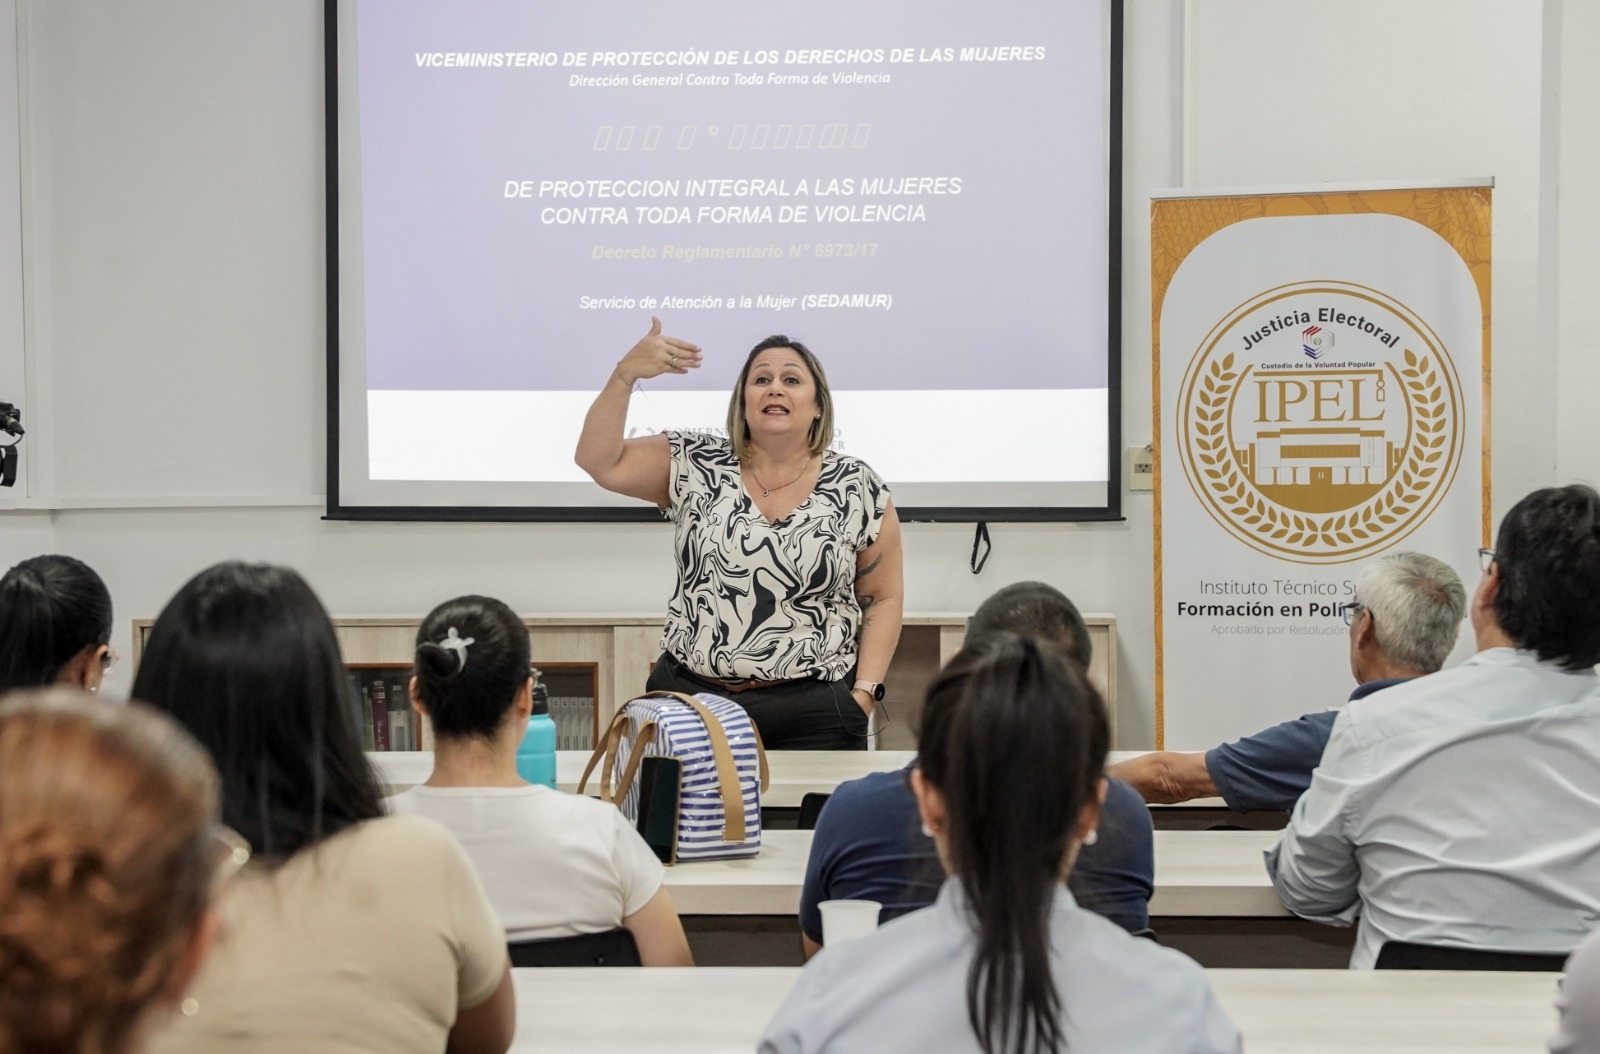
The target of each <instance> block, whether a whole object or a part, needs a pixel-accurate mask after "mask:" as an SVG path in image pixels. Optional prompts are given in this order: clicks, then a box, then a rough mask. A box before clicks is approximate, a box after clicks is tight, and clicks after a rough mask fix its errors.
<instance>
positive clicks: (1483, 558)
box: [1478, 549, 1494, 574]
mask: <svg viewBox="0 0 1600 1054" xmlns="http://www.w3.org/2000/svg"><path fill="white" fill-rule="evenodd" d="M1492 563H1494V550H1493V549H1479V550H1478V566H1479V567H1481V568H1483V573H1484V574H1488V573H1489V565H1490V564H1492Z"/></svg>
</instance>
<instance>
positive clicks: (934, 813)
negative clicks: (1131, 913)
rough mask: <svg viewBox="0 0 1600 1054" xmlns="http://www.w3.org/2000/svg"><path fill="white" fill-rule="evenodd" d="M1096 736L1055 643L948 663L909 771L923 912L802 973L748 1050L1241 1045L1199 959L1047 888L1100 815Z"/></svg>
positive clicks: (1115, 1052) (1011, 644) (968, 654)
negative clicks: (932, 873) (920, 850)
mask: <svg viewBox="0 0 1600 1054" xmlns="http://www.w3.org/2000/svg"><path fill="white" fill-rule="evenodd" d="M1108 740H1109V730H1108V728H1107V722H1106V712H1105V707H1104V704H1102V703H1101V701H1100V697H1099V695H1098V693H1096V692H1095V690H1094V688H1093V687H1092V686H1091V685H1090V684H1089V681H1088V678H1087V677H1086V676H1085V674H1084V671H1083V669H1082V668H1081V667H1080V666H1079V665H1078V664H1077V663H1075V662H1074V661H1073V660H1072V659H1071V658H1069V657H1068V656H1067V655H1066V654H1065V653H1064V652H1063V651H1062V650H1061V649H1059V648H1058V647H1055V646H1052V645H1049V644H1046V643H1043V642H1040V641H1037V640H1034V639H1030V638H1026V637H1013V636H1009V635H1007V636H999V637H993V638H990V639H989V640H987V641H983V642H978V643H975V644H974V645H972V646H971V647H969V648H967V649H966V650H964V651H962V652H961V653H960V654H958V655H957V656H956V657H955V658H953V659H952V660H951V661H950V663H949V664H948V665H947V666H946V667H945V668H944V670H943V671H942V672H941V673H940V674H939V677H938V679H937V680H936V681H935V682H934V684H933V687H932V688H931V689H930V690H929V693H928V699H927V703H926V704H925V706H924V708H923V716H922V732H921V738H920V741H919V748H920V756H919V761H918V764H919V768H918V769H917V770H916V771H914V772H913V773H912V774H911V782H912V789H913V790H914V791H915V793H916V795H917V805H918V808H919V810H920V812H921V815H922V822H923V823H924V824H926V825H927V827H928V829H929V830H930V831H931V832H932V834H933V838H934V841H935V843H936V844H937V845H938V848H939V858H940V860H941V861H942V862H943V863H944V866H945V868H946V870H947V871H948V872H949V875H950V877H949V878H948V879H947V880H946V882H945V884H944V886H943V888H942V889H941V890H940V891H939V898H938V900H937V901H936V902H935V904H934V905H933V906H932V907H930V908H927V909H926V910H923V911H918V912H914V913H912V914H910V915H906V916H904V917H902V918H899V919H896V920H894V921H893V922H890V923H888V924H886V925H885V926H883V927H882V928H881V929H879V930H878V931H877V932H876V933H874V934H871V935H869V936H867V937H863V938H861V939H859V940H855V941H850V942H848V943H845V944H842V945H839V946H837V947H829V948H826V949H824V950H823V951H822V952H821V953H820V954H819V955H818V956H817V957H816V958H815V959H813V960H812V961H811V963H810V965H809V966H807V967H806V969H805V971H804V972H803V973H802V974H801V975H800V979H799V982H798V983H797V984H796V986H795V988H794V990H793V991H792V992H791V993H790V995H789V998H788V999H787V1000H786V1001H785V1002H784V1004H783V1006H782V1008H780V1009H779V1011H778V1014H777V1016H776V1017H775V1018H774V1019H773V1021H772V1023H771V1024H770V1025H768V1027H767V1032H766V1035H765V1037H763V1039H762V1042H761V1050H762V1051H764V1052H768V1054H780V1052H782V1054H787V1052H802V1051H824V1050H872V1051H930V1050H938V1051H979V1050H981V1051H984V1052H985V1054H1001V1052H1007V1054H1009V1052H1016V1054H1023V1052H1032V1051H1056V1050H1070V1051H1073V1052H1075V1054H1126V1052H1128V1051H1134V1050H1137V1051H1141V1052H1166V1051H1171V1052H1174V1054H1176V1052H1182V1054H1203V1052H1210V1051H1237V1050H1239V1049H1241V1048H1240V1040H1239V1033H1238V1031H1237V1030H1236V1029H1235V1028H1234V1026H1233V1024H1232V1022H1230V1021H1229V1020H1228V1018H1227V1015H1226V1014H1224V1013H1223V1011H1222V1008H1221V1006H1220V1005H1219V1004H1218V1003H1217V1000H1216V998H1215V996H1214V995H1213V994H1212V992H1211V989H1210V986H1209V984H1208V983H1207V981H1206V977H1205V973H1204V971H1202V970H1201V969H1200V967H1199V966H1198V965H1197V964H1196V963H1194V962H1193V961H1192V960H1190V959H1188V958H1185V957H1184V956H1183V955H1182V954H1180V953H1178V952H1176V951H1173V950H1171V949H1169V948H1163V947H1161V946H1160V945H1158V944H1156V943H1154V942H1152V941H1147V940H1142V939H1140V938H1137V937H1134V936H1131V935H1130V934H1128V933H1127V932H1126V931H1125V930H1123V929H1122V928H1121V927H1119V926H1117V925H1115V924H1113V923H1111V922H1109V921H1107V920H1106V919H1104V918H1101V917H1100V916H1099V915H1096V914H1094V913H1092V912H1089V911H1085V910H1083V909H1082V908H1080V907H1079V906H1078V905H1077V903H1076V902H1075V901H1074V899H1073V897H1072V894H1071V893H1070V892H1068V890H1067V887H1066V885H1065V884H1064V883H1063V881H1062V880H1063V879H1064V878H1065V877H1066V874H1067V872H1068V871H1069V870H1070V869H1071V867H1072V861H1073V857H1074V856H1075V855H1076V854H1077V852H1078V847H1079V846H1080V845H1082V844H1083V842H1084V841H1085V840H1087V839H1090V837H1091V835H1092V832H1093V831H1094V829H1095V823H1096V820H1097V819H1098V817H1099V798H1100V796H1101V795H1102V794H1104V793H1105V780H1104V777H1103V776H1102V772H1103V771H1104V767H1105V756H1106V748H1107V743H1108ZM1018 773H1027V774H1028V775H1027V778H1025V779H1019V778H1018Z"/></svg>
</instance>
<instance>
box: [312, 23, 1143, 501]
mask: <svg viewBox="0 0 1600 1054" xmlns="http://www.w3.org/2000/svg"><path fill="white" fill-rule="evenodd" d="M348 2H353V0H323V107H324V121H323V132H324V157H325V166H324V195H325V203H324V238H325V243H326V259H327V274H326V279H325V280H326V293H325V295H326V298H327V304H326V308H327V310H326V321H327V329H326V388H327V390H326V399H327V435H326V437H325V453H326V457H327V461H326V465H327V495H326V502H327V506H326V512H325V514H324V516H323V519H325V520H353V521H387V522H433V523H665V522H666V521H665V520H664V519H663V516H662V512H661V510H660V509H657V508H655V507H653V506H641V507H637V508H629V507H610V506H557V505H531V506H518V505H431V506H430V505H346V504H344V503H343V502H342V501H341V496H340V490H339V487H340V464H339V436H340V432H339V429H340V424H341V420H340V408H339V402H340V389H339V378H340V373H339V354H340V351H339V337H340V330H339V327H340V321H341V320H340V306H339V296H340V271H339V268H340V245H339V239H340V227H339V9H340V6H341V4H343V3H348ZM1102 2H1103V3H1104V4H1105V7H1106V21H1107V35H1106V36H1107V39H1106V49H1107V50H1106V56H1105V59H1106V106H1107V115H1106V133H1107V134H1106V158H1105V161H1106V222H1107V230H1106V250H1107V261H1106V266H1107V282H1106V293H1107V303H1106V345H1107V347H1106V402H1107V406H1106V423H1107V432H1108V435H1107V442H1106V455H1107V464H1106V502H1105V506H1104V507H1100V506H1088V507H1065V506H1063V507H1044V506H1035V507H1028V506H922V507H917V506H910V507H906V508H901V509H899V510H898V511H899V514H900V519H901V520H902V521H903V522H907V523H1093V522H1108V521H1109V522H1117V521H1122V520H1124V519H1125V517H1124V516H1123V514H1122V457H1121V454H1122V310H1121V307H1122V143H1123V123H1122V96H1123V4H1124V0H1102Z"/></svg>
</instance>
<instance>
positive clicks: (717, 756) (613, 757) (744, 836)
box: [578, 692, 767, 862]
mask: <svg viewBox="0 0 1600 1054" xmlns="http://www.w3.org/2000/svg"><path fill="white" fill-rule="evenodd" d="M651 756H656V757H668V758H674V759H676V760H677V761H678V764H679V765H680V766H681V772H682V776H681V781H680V784H679V788H678V802H679V804H678V823H677V839H676V844H675V846H674V851H673V861H674V862H677V861H688V860H728V859H735V858H738V857H748V856H755V855H756V854H757V853H758V852H760V851H761V792H762V791H764V790H766V789H767V755H766V751H765V750H764V749H763V748H762V746H761V736H760V735H759V734H758V733H757V732H756V726H755V723H754V722H752V721H751V720H750V715H749V714H747V713H745V711H744V707H742V706H740V705H739V704H738V703H735V702H733V701H732V700H730V699H724V698H722V697H721V696H718V695H712V694H711V693H710V692H701V693H699V694H698V695H683V694H680V693H677V692H654V693H652V694H650V695H646V696H641V697H640V698H638V699H634V700H633V701H631V702H629V703H628V704H627V705H626V706H624V707H623V708H622V709H621V710H620V711H618V712H617V716H616V717H615V718H613V719H612V721H611V725H610V727H609V728H607V729H606V733H605V735H604V736H602V737H601V739H600V743H599V744H598V745H597V746H596V747H595V752H594V755H593V756H592V757H590V758H589V764H588V765H587V766H586V767H585V768H584V770H583V778H582V779H581V780H579V782H578V793H579V794H582V793H583V789H584V787H585V786H587V784H588V782H589V776H590V774H591V773H592V772H593V771H594V770H595V769H596V768H597V767H598V768H599V770H600V798H601V800H602V801H608V802H613V803H615V804H616V805H617V806H618V807H619V808H620V809H622V813H623V815H624V816H626V817H627V818H628V819H630V820H632V821H634V822H635V823H637V822H638V821H639V787H638V774H639V765H640V762H641V760H642V759H644V758H646V757H651Z"/></svg>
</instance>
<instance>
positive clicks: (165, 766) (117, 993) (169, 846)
mask: <svg viewBox="0 0 1600 1054" xmlns="http://www.w3.org/2000/svg"><path fill="white" fill-rule="evenodd" d="M216 814H217V777H216V772H215V771H214V770H213V768H212V766H211V762H210V760H209V759H208V758H207V757H206V754H205V752H204V751H203V750H202V749H201V748H200V745H199V744H198V743H196V742H195V741H194V740H193V739H192V738H190V736H189V735H188V733H186V732H184V731H183V729H182V728H180V727H179V726H178V724H177V723H176V722H174V721H172V720H171V719H169V718H167V717H165V716H163V715H161V714H158V713H156V712H155V711H153V710H150V709H147V708H145V707H142V706H138V705H129V706H126V707H123V706H116V705H113V704H110V703H104V702H100V701H98V700H96V699H95V698H94V697H92V696H89V695H87V694H85V693H81V692H77V691H73V690H70V689H64V688H57V689H50V690H46V691H39V692H27V693H19V694H14V695H11V696H9V697H8V698H7V701H6V702H5V703H4V704H3V705H0V1052H4V1054H33V1052H38V1051H74V1052H80V1054H114V1052H116V1051H119V1050H120V1049H122V1047H123V1045H124V1044H125V1043H126V1041H127V1039H128V1037H129V1034H130V1033H131V1031H132V1029H133V1026H134V1024H135V1023H136V1022H137V1021H138V1019H139V1018H140V1016H141V1015H142V1014H143V1012H144V1010H145V1009H146V1008H147V1007H148V1006H150V1005H151V1004H152V1003H154V1002H155V1001H156V1000H158V999H159V998H160V997H161V996H162V994H163V992H164V990H165V987H166V985H167V983H168V980H169V978H170V977H171V975H172V971H173V968H174V967H175V966H176V965H177V963H178V961H179V959H180V957H181V956H182V955H183V953H184V950H185V948H186V947H187V946H188V941H189V938H190V937H191V936H192V935H193V934H194V932H195V930H196V927H197V926H198V925H199V923H200V917H201V914H202V912H203V911H204V909H205V907H206V903H207V900H208V898H209V896H210V888H211V878H212V876H213V875H214V874H215V873H216V872H215V865H216V862H217V857H216V854H215V852H214V851H213V850H214V842H213V833H214V825H215V820H216Z"/></svg>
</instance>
